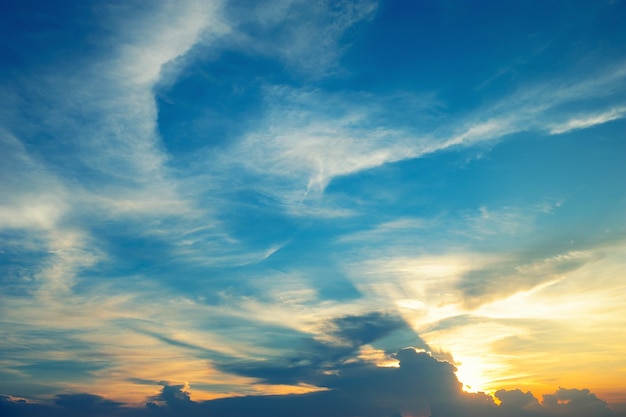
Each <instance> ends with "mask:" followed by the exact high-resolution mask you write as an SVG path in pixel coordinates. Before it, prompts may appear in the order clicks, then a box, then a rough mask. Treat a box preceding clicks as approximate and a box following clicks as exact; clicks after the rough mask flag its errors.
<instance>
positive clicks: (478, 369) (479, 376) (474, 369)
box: [455, 357, 488, 392]
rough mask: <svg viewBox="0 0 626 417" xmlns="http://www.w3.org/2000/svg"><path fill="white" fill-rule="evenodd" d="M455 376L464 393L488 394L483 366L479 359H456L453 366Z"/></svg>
mask: <svg viewBox="0 0 626 417" xmlns="http://www.w3.org/2000/svg"><path fill="white" fill-rule="evenodd" d="M455 366H456V368H457V371H456V376H457V378H458V380H459V382H461V384H462V386H463V391H465V392H488V390H487V386H488V380H487V378H486V376H485V371H484V370H485V364H484V363H483V361H482V360H481V359H480V358H476V357H463V358H458V360H457V363H456V364H455Z"/></svg>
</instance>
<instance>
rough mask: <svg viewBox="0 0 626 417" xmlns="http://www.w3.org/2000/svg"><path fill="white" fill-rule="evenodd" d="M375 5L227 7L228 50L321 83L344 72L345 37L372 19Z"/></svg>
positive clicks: (297, 2)
mask: <svg viewBox="0 0 626 417" xmlns="http://www.w3.org/2000/svg"><path fill="white" fill-rule="evenodd" d="M376 8H377V2H375V1H371V0H366V1H359V2H352V1H332V2H331V1H317V2H308V1H303V0H278V1H244V2H237V3H227V6H226V10H225V15H226V16H227V18H228V19H229V21H230V22H231V25H232V26H233V28H234V30H233V33H232V36H231V37H230V38H229V39H227V42H228V43H230V45H229V46H230V48H233V49H236V50H245V51H246V52H247V53H251V52H255V53H258V54H263V55H269V56H275V57H278V58H279V59H280V60H282V61H283V62H285V63H286V64H287V66H288V67H289V68H290V69H291V70H292V71H294V72H296V73H299V74H301V75H304V76H306V77H313V78H319V77H324V76H327V75H329V74H331V73H334V72H337V71H340V69H339V66H338V59H339V57H340V56H341V54H342V52H343V50H344V49H345V48H346V46H345V43H344V42H340V40H342V38H343V36H344V35H345V33H346V31H348V30H349V29H350V28H351V27H353V26H355V25H356V24H358V23H359V22H361V21H364V20H367V19H369V18H371V17H372V16H373V14H374V12H375V10H376Z"/></svg>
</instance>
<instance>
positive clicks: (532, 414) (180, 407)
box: [0, 348, 618, 417]
mask: <svg viewBox="0 0 626 417" xmlns="http://www.w3.org/2000/svg"><path fill="white" fill-rule="evenodd" d="M395 357H396V359H398V361H399V362H400V366H399V367H396V368H382V367H377V366H375V365H373V364H371V363H366V362H353V363H349V364H344V365H342V366H341V367H340V369H338V370H337V372H336V373H335V374H329V375H325V377H324V378H323V381H322V379H320V382H324V385H323V386H324V387H326V388H328V389H327V390H325V391H318V392H313V393H309V394H304V395H266V396H247V397H233V398H224V399H217V400H209V401H204V402H196V401H193V400H192V399H191V395H190V393H189V392H188V391H187V389H186V387H185V386H184V385H168V384H165V383H163V388H162V390H161V392H160V393H159V394H158V395H155V396H153V397H150V398H148V399H147V401H146V405H145V407H142V408H131V407H127V406H123V405H121V404H120V403H117V402H114V401H110V400H107V399H104V398H102V397H99V396H96V395H91V394H85V393H82V394H64V395H59V396H57V398H56V400H55V401H54V402H53V403H51V404H46V405H44V404H32V403H28V402H26V401H24V400H21V399H15V398H12V397H9V396H0V415H2V416H3V417H4V416H7V417H13V416H14V417H22V416H50V417H56V416H70V417H83V416H110V417H152V416H155V417H158V416H162V417H169V416H182V415H184V416H191V417H194V416H213V417H244V416H251V415H253V416H255V417H319V416H325V417H350V416H360V417H402V416H404V417H407V416H430V417H473V416H476V417H478V416H481V417H558V416H560V417H583V416H584V417H592V416H593V417H617V416H618V414H617V413H615V412H613V411H611V410H610V409H608V408H607V405H606V403H605V402H604V401H602V400H600V399H599V398H597V397H596V396H595V395H594V394H592V393H591V392H589V390H586V389H583V390H578V389H564V388H561V389H559V390H558V391H557V392H556V393H554V394H549V395H544V397H543V403H542V404H540V403H539V402H538V401H537V399H536V398H535V397H534V396H533V395H532V394H531V393H529V392H527V393H524V392H522V391H520V390H512V391H506V390H500V391H498V392H497V393H496V397H497V398H498V399H499V400H500V402H501V404H500V405H496V404H495V403H494V401H493V399H492V398H491V397H489V396H487V395H485V394H483V393H477V394H470V393H466V392H464V391H463V390H462V389H461V383H460V382H459V381H458V379H457V378H456V375H455V373H454V372H455V368H454V366H453V365H451V364H450V363H448V362H445V361H439V360H437V359H435V358H434V357H432V356H431V355H430V354H428V353H426V352H420V351H418V350H416V349H414V348H407V349H403V350H401V351H400V352H398V353H396V354H395Z"/></svg>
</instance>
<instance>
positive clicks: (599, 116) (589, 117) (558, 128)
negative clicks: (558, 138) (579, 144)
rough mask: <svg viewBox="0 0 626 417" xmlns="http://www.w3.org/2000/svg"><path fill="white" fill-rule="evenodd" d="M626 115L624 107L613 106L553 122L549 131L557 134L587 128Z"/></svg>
mask: <svg viewBox="0 0 626 417" xmlns="http://www.w3.org/2000/svg"><path fill="white" fill-rule="evenodd" d="M625 116H626V107H617V108H613V109H611V110H609V111H606V112H604V113H596V114H585V115H580V116H578V117H576V118H573V119H569V120H568V121H567V122H565V123H561V124H555V125H553V126H552V127H551V128H550V133H551V134H553V135H558V134H561V133H566V132H569V131H571V130H577V129H587V128H590V127H593V126H596V125H601V124H604V123H607V122H610V121H613V120H618V119H622V118H624V117H625Z"/></svg>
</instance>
